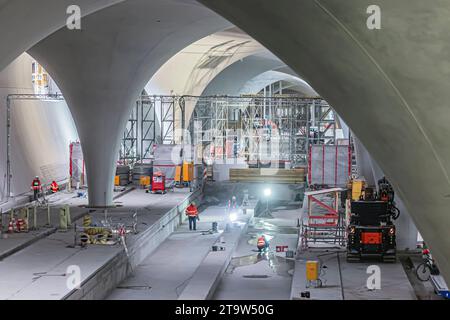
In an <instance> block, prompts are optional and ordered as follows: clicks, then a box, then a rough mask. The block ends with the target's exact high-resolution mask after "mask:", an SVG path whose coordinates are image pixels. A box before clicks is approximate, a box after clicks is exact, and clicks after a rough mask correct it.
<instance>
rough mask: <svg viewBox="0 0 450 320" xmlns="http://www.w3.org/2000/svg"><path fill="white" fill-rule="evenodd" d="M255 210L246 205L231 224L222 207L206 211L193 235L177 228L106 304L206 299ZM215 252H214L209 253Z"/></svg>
mask: <svg viewBox="0 0 450 320" xmlns="http://www.w3.org/2000/svg"><path fill="white" fill-rule="evenodd" d="M255 206H256V202H254V201H253V202H252V203H250V205H249V206H247V207H245V208H246V209H247V210H246V212H247V213H246V214H242V213H241V214H240V215H238V219H237V220H236V221H234V222H232V221H230V219H229V215H228V212H227V210H226V207H225V206H211V207H208V208H206V209H205V210H204V211H202V212H200V221H199V222H198V223H197V231H189V227H188V225H187V224H183V225H181V226H180V227H179V228H178V229H177V230H176V231H175V232H173V233H172V234H171V235H170V236H169V237H168V238H167V239H166V240H165V241H164V242H163V243H162V244H161V245H160V246H159V247H158V248H157V249H156V250H155V251H154V252H153V254H151V255H149V256H148V257H147V258H146V259H145V260H144V261H143V262H142V263H141V264H140V265H139V266H138V267H136V268H135V270H134V272H133V274H132V275H131V276H130V277H128V278H127V279H126V280H125V281H124V282H122V283H121V284H120V285H119V286H117V288H116V289H115V290H114V291H113V292H112V293H111V295H110V296H109V297H108V299H111V300H124V299H133V300H136V299H137V300H144V299H172V300H173V299H180V300H206V299H210V298H211V296H212V294H213V293H214V290H215V288H216V286H217V284H218V283H219V281H220V279H221V277H222V275H223V273H224V272H225V268H226V267H227V266H228V263H229V261H230V259H231V255H232V253H233V252H234V249H235V246H236V244H237V242H238V241H239V238H240V236H241V235H242V233H243V232H244V231H245V230H246V226H247V223H248V221H249V220H251V219H252V217H253V209H254V207H255ZM213 222H217V223H218V229H219V232H218V233H209V232H208V230H211V229H212V223H213ZM227 224H228V227H229V229H228V230H227ZM213 246H217V247H218V251H212V247H213ZM220 247H223V248H224V250H221V249H220Z"/></svg>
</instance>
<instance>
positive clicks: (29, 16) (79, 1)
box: [0, 0, 123, 71]
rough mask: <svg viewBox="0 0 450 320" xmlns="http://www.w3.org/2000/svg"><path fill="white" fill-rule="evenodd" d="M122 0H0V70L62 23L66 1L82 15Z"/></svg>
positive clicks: (65, 17)
mask: <svg viewBox="0 0 450 320" xmlns="http://www.w3.org/2000/svg"><path fill="white" fill-rule="evenodd" d="M120 1H123V0H39V1H33V0H1V1H0V30H2V31H1V32H0V43H2V45H1V46H0V71H1V70H3V68H4V67H6V66H7V65H8V64H9V63H11V62H12V61H13V60H14V59H16V58H17V57H18V56H19V55H21V54H22V53H23V52H24V51H26V50H28V49H29V48H30V47H32V46H33V45H34V44H36V43H37V42H39V41H41V40H42V39H44V38H45V37H47V36H48V35H50V34H51V33H53V32H55V31H56V30H58V29H59V28H61V27H63V26H64V25H65V24H66V21H67V18H68V17H69V16H68V15H67V13H66V11H67V8H68V7H69V6H70V5H78V6H80V9H81V15H82V16H85V15H88V14H90V13H92V12H95V11H97V10H99V9H102V8H105V7H106V6H110V5H113V4H115V3H118V2H120Z"/></svg>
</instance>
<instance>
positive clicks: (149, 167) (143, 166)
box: [132, 163, 153, 186]
mask: <svg viewBox="0 0 450 320" xmlns="http://www.w3.org/2000/svg"><path fill="white" fill-rule="evenodd" d="M152 175H153V164H151V163H136V164H135V165H134V167H133V174H132V176H133V177H132V178H133V185H135V186H138V185H139V184H140V182H141V178H142V177H151V176H152Z"/></svg>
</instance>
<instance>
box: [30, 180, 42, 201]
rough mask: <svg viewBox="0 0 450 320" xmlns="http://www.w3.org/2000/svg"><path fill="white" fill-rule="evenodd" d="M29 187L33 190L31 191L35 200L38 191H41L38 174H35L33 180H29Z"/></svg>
mask: <svg viewBox="0 0 450 320" xmlns="http://www.w3.org/2000/svg"><path fill="white" fill-rule="evenodd" d="M31 189H32V190H33V193H34V197H33V199H34V200H37V199H38V196H39V192H40V191H41V180H39V177H38V176H36V177H35V178H34V179H33V182H31Z"/></svg>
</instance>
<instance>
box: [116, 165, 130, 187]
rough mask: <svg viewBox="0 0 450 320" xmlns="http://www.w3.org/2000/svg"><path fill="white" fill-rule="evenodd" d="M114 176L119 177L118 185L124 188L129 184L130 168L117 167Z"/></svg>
mask: <svg viewBox="0 0 450 320" xmlns="http://www.w3.org/2000/svg"><path fill="white" fill-rule="evenodd" d="M116 176H119V185H120V186H126V185H128V184H129V183H130V167H129V166H117V168H116Z"/></svg>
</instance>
